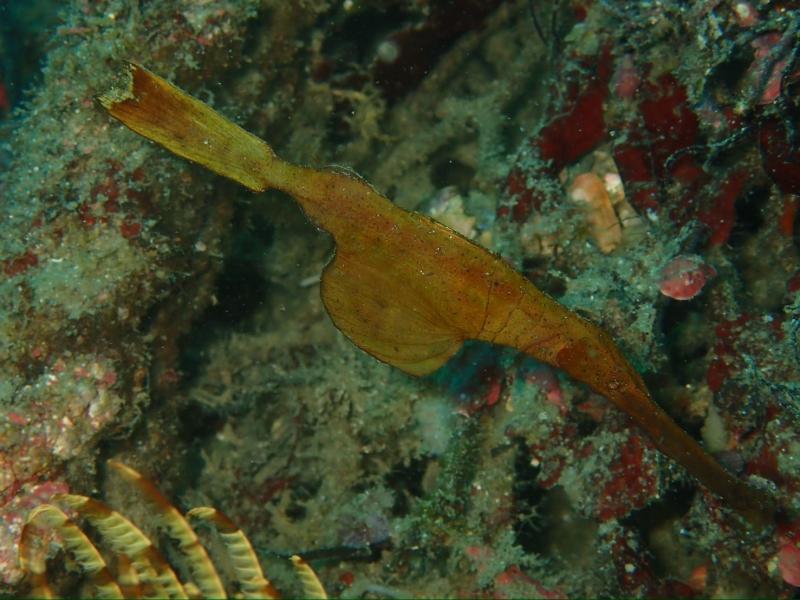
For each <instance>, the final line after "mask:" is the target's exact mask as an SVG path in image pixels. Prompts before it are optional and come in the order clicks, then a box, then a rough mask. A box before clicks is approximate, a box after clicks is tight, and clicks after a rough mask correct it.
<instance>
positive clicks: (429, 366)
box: [322, 251, 463, 376]
mask: <svg viewBox="0 0 800 600" xmlns="http://www.w3.org/2000/svg"><path fill="white" fill-rule="evenodd" d="M370 267H371V265H368V264H364V261H362V260H361V259H359V258H354V257H352V256H348V255H347V254H345V253H343V252H341V251H340V252H337V254H336V256H335V257H334V258H333V260H332V261H331V262H330V263H329V264H328V266H327V267H326V268H325V271H324V272H323V274H322V300H323V302H324V303H325V308H326V309H327V311H328V314H329V315H330V316H331V319H333V322H334V323H335V324H336V326H337V327H338V328H339V329H340V330H341V331H342V332H343V333H344V334H345V335H346V336H347V337H349V338H350V339H351V340H353V342H354V343H355V344H356V345H357V346H359V347H360V348H361V349H363V350H365V351H366V352H368V353H369V354H371V355H372V356H374V357H376V358H378V359H379V360H382V361H383V362H386V363H389V364H391V365H393V366H395V367H397V368H398V369H402V370H403V371H405V372H406V373H410V374H411V375H417V376H421V375H427V374H428V373H432V372H433V371H435V370H436V369H438V368H439V367H441V366H442V365H443V364H444V363H445V362H447V360H448V359H449V358H450V357H451V356H453V354H455V353H456V352H458V350H459V348H461V345H462V343H463V339H462V338H461V337H460V336H459V335H458V334H457V332H456V333H454V332H453V330H452V329H450V328H448V327H446V326H444V327H443V326H442V325H443V324H442V322H441V319H437V316H436V315H435V314H431V307H429V306H426V305H425V303H424V302H423V300H424V299H423V298H420V297H419V296H418V295H417V294H416V292H415V290H413V289H412V288H410V287H408V286H403V285H396V286H387V285H384V284H385V283H386V281H387V279H389V278H391V274H389V273H388V272H386V271H383V272H379V271H376V270H374V269H372V268H370ZM389 290H391V292H390V295H391V302H388V296H387V292H388V291H389Z"/></svg>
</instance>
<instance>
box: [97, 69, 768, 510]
mask: <svg viewBox="0 0 800 600" xmlns="http://www.w3.org/2000/svg"><path fill="white" fill-rule="evenodd" d="M100 102H101V103H102V105H103V106H104V107H105V108H106V110H108V112H109V113H110V114H111V115H112V116H114V117H115V118H117V119H119V120H120V121H122V123H124V124H125V125H127V126H128V127H129V128H131V129H132V130H134V131H136V132H137V133H139V134H141V135H143V136H144V137H146V138H149V139H151V140H153V141H155V142H157V143H159V144H161V145H162V146H164V147H165V148H167V149H168V150H170V151H172V152H174V153H175V154H178V155H180V156H183V157H185V158H188V159H189V160H192V161H195V162H197V163H200V164H201V165H204V166H205V167H207V168H209V169H211V170H212V171H214V172H216V173H219V174H220V175H223V176H225V177H228V178H230V179H233V180H235V181H238V182H239V183H241V184H242V185H244V186H246V187H248V188H250V189H251V190H254V191H257V192H260V191H264V190H267V189H276V190H280V191H282V192H285V193H287V194H289V195H290V196H292V197H293V198H294V199H295V200H297V202H299V203H300V205H301V207H302V208H303V210H304V211H305V214H306V215H307V216H308V218H309V219H310V220H311V221H312V222H313V223H314V224H315V225H317V226H318V227H320V228H322V229H325V230H326V231H328V232H329V233H330V234H331V235H332V236H333V238H334V241H335V243H336V252H335V255H334V257H333V259H332V260H331V262H330V263H329V264H328V265H327V266H326V267H325V270H324V272H323V274H322V280H321V293H322V300H323V302H324V304H325V307H326V309H327V311H328V313H329V314H330V316H331V319H333V322H334V323H335V324H336V326H337V327H338V328H339V329H340V330H341V331H342V332H343V333H344V334H345V335H346V336H347V337H349V338H350V339H351V340H352V341H353V342H354V343H355V344H357V345H358V346H359V347H361V348H362V349H364V350H365V351H366V352H368V353H369V354H371V355H372V356H374V357H375V358H378V359H379V360H382V361H384V362H386V363H389V364H390V365H393V366H395V367H397V368H399V369H402V370H403V371H405V372H406V373H410V374H412V375H417V376H419V375H426V374H428V373H431V372H433V371H435V370H436V369H438V368H439V367H441V366H442V365H443V364H444V363H445V362H446V361H447V360H448V359H449V358H450V357H451V356H453V354H455V353H456V352H458V350H459V349H460V348H461V346H462V344H463V343H464V341H465V340H468V339H475V340H483V341H487V342H491V343H494V344H500V345H504V346H511V347H513V348H516V349H518V350H519V351H521V352H524V353H525V354H527V355H529V356H532V357H533V358H535V359H537V360H539V361H542V362H545V363H548V364H550V365H553V366H555V367H558V368H560V369H562V370H563V371H565V372H566V373H568V374H569V375H571V376H572V377H574V378H575V379H577V380H579V381H582V382H584V383H585V384H587V385H588V386H589V387H591V388H592V389H593V390H595V391H596V392H598V393H599V394H602V395H603V396H605V397H606V398H608V399H609V400H610V401H611V402H613V403H614V404H616V405H617V406H618V407H619V408H621V409H622V410H624V411H625V412H626V413H627V414H628V415H629V416H630V417H631V418H632V419H633V420H634V421H635V422H636V423H637V424H638V425H639V426H640V427H641V428H642V429H644V430H645V431H646V432H647V433H648V434H649V436H650V438H651V439H652V440H653V442H654V444H655V445H656V447H657V448H658V449H659V450H661V451H662V452H663V453H664V454H666V455H667V456H670V457H671V458H673V459H674V460H676V461H678V462H679V463H680V464H681V465H683V466H684V467H685V468H686V469H687V470H688V471H689V472H690V473H691V474H692V475H694V477H696V478H697V479H698V480H699V481H700V482H701V483H702V484H703V485H704V486H705V487H707V488H708V489H709V490H711V491H712V492H714V493H715V494H718V495H719V496H721V497H722V498H724V499H725V501H726V502H727V503H728V504H729V505H730V506H731V507H733V508H735V509H737V510H738V511H740V512H741V513H743V514H745V515H746V516H748V517H749V518H751V519H752V520H760V519H761V516H762V515H767V516H768V514H769V511H770V510H772V503H771V501H770V499H768V498H766V497H765V496H764V495H763V494H762V493H761V492H759V491H757V490H755V489H753V488H751V487H750V486H748V485H746V484H745V483H744V482H742V481H740V480H738V479H737V478H735V477H734V476H733V475H731V474H730V473H728V471H726V470H725V469H724V468H722V467H721V466H720V465H719V463H717V462H716V461H715V460H714V459H713V458H712V457H711V456H710V455H709V454H708V453H707V452H705V451H704V450H703V448H702V447H701V446H700V445H699V444H698V443H697V442H696V441H695V440H694V439H693V438H692V437H691V436H689V435H688V434H687V433H686V432H685V431H684V430H683V429H681V428H680V427H679V426H678V425H677V424H676V423H675V422H674V421H673V420H672V419H671V418H670V417H669V415H667V413H666V412H664V410H662V409H661V408H660V407H659V406H658V405H657V404H656V403H655V402H654V401H653V400H652V399H651V397H650V394H649V393H648V391H647V388H646V387H645V384H644V382H643V381H642V378H641V377H640V376H639V374H638V373H637V372H636V371H635V370H634V369H633V367H632V366H631V365H630V363H629V362H628V361H627V360H626V359H625V357H624V356H623V355H622V353H621V352H620V350H619V348H618V347H617V345H616V344H615V343H614V342H613V341H612V340H611V338H610V337H609V336H608V334H606V333H605V332H604V331H603V330H602V329H600V328H599V327H597V326H596V325H594V324H593V323H591V322H589V321H587V320H586V319H584V318H582V317H580V316H579V315H577V314H575V313H574V312H572V311H570V310H567V309H566V308H565V307H563V306H561V305H560V304H559V303H558V302H556V301H555V300H553V299H552V298H550V297H549V296H547V295H546V294H544V293H543V292H541V291H539V290H538V289H537V288H536V287H535V286H534V285H533V284H532V283H531V282H530V281H528V280H527V279H526V278H525V277H523V276H522V275H520V274H519V273H517V272H516V271H515V270H514V269H512V268H511V267H510V266H509V265H508V264H506V263H505V262H504V261H503V260H501V259H500V258H499V257H497V256H496V255H494V254H492V253H491V252H489V251H487V250H485V249H484V248H482V247H480V246H478V245H476V244H474V243H473V242H471V241H470V240H468V239H466V238H465V237H463V236H461V235H459V234H458V233H456V232H454V231H452V230H451V229H448V228H447V227H445V226H444V225H441V224H440V223H438V222H436V221H434V220H432V219H430V218H429V217H426V216H424V215H421V214H419V213H415V212H409V211H406V210H403V209H402V208H399V207H397V206H395V205H394V204H392V203H391V202H390V201H389V200H387V199H386V198H385V197H384V196H382V195H381V194H379V193H378V192H377V191H375V190H374V189H373V188H372V187H371V186H370V185H369V184H367V183H366V182H365V181H363V180H362V179H360V178H358V177H357V176H355V175H353V174H352V173H349V172H345V171H342V170H336V169H313V168H308V167H302V166H298V165H293V164H289V163H287V162H285V161H283V160H281V159H280V158H278V157H277V156H276V154H275V153H274V152H273V150H272V148H270V146H269V145H267V144H266V143H265V142H264V141H263V140H261V139H259V138H257V137H256V136H254V135H252V134H250V133H248V132H246V131H245V130H243V129H242V128H240V127H239V126H237V125H235V124H234V123H232V122H230V121H228V120H227V119H225V118H224V117H222V116H221V115H219V114H218V113H216V112H215V111H214V110H212V109H211V108H210V107H208V106H207V105H205V104H203V103H202V102H200V101H198V100H196V99H194V98H192V97H190V96H188V95H187V94H185V93H184V92H182V91H181V90H179V89H178V88H176V87H174V86H173V85H171V84H170V83H168V82H167V81H165V80H163V79H162V78H160V77H158V76H156V75H154V74H153V73H151V72H149V71H147V70H146V69H144V68H142V67H140V66H137V65H130V71H129V79H128V82H127V86H126V87H124V88H123V89H120V90H114V91H112V92H110V93H108V94H106V95H104V96H102V97H101V98H100Z"/></svg>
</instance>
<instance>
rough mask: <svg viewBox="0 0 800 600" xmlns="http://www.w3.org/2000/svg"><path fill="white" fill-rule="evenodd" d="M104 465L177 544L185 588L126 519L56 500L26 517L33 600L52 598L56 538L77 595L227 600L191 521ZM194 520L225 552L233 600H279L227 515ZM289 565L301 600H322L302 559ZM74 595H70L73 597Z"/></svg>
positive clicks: (127, 472) (98, 505) (25, 554)
mask: <svg viewBox="0 0 800 600" xmlns="http://www.w3.org/2000/svg"><path fill="white" fill-rule="evenodd" d="M108 465H109V466H110V467H111V468H112V469H113V470H114V471H115V472H116V473H117V474H119V475H120V476H121V477H122V479H123V480H125V481H126V482H127V483H128V484H130V485H131V486H132V487H133V488H135V489H136V490H137V491H138V493H139V495H140V496H141V497H142V499H143V500H144V505H145V507H146V509H147V510H148V512H149V514H150V515H151V516H152V518H153V520H154V521H155V524H156V525H157V526H158V527H159V528H161V529H163V530H164V532H165V533H166V535H167V536H168V537H169V538H170V539H171V540H173V541H174V542H175V544H176V546H177V550H178V552H179V554H180V556H181V557H182V559H183V562H184V563H185V564H186V567H187V569H186V570H187V572H188V573H189V578H190V580H189V581H186V582H182V581H181V580H180V579H179V578H178V575H177V574H176V572H175V570H174V569H173V568H172V567H171V566H170V564H169V563H168V562H167V560H166V558H165V557H164V556H163V555H162V554H161V552H159V550H158V549H157V548H156V546H155V545H154V543H153V541H152V540H151V539H150V538H149V537H148V536H147V535H145V534H144V533H143V532H142V531H141V530H140V529H139V528H138V527H137V526H136V525H134V524H133V523H132V522H131V521H130V520H129V519H128V518H126V517H125V516H123V515H122V514H120V513H118V512H117V511H115V510H113V509H112V508H110V507H109V506H107V505H105V504H104V503H102V502H100V501H98V500H93V499H92V498H88V497H86V496H79V495H75V494H60V495H58V496H55V497H54V499H53V502H54V503H53V504H43V505H41V506H39V507H37V508H35V509H34V510H33V511H31V513H30V515H29V516H28V519H27V521H26V523H25V526H24V527H23V529H22V537H21V539H20V544H19V560H20V566H21V568H22V570H23V571H24V572H25V573H26V575H27V578H28V583H29V584H30V591H29V595H30V597H32V598H55V597H57V596H56V591H55V590H54V588H53V586H52V585H51V583H50V580H49V578H48V565H47V559H48V554H49V550H50V547H51V544H50V543H48V540H49V539H50V537H49V536H48V535H47V533H48V532H53V533H54V534H55V535H54V539H55V540H56V544H55V545H56V547H58V548H60V549H62V550H63V551H64V552H65V554H66V558H67V559H68V560H69V561H71V563H72V564H75V565H77V567H79V568H80V575H81V585H82V587H81V588H80V589H79V590H78V594H80V595H88V594H91V595H92V596H94V597H98V598H142V597H144V598H226V597H227V592H226V587H225V585H224V584H223V582H222V579H221V578H220V576H219V574H218V573H217V569H216V568H215V566H214V564H213V563H212V561H211V559H210V558H209V555H208V553H207V551H206V549H205V548H204V547H203V545H202V544H201V542H200V539H199V538H198V537H197V534H196V533H195V531H194V530H193V529H192V527H191V526H190V525H189V522H188V521H187V519H186V518H184V516H183V515H181V513H180V512H179V511H178V509H176V508H175V507H174V506H173V505H172V504H171V503H170V502H169V500H167V498H166V497H165V496H164V495H163V494H162V493H161V492H160V491H158V489H157V488H156V487H155V485H154V484H153V483H152V482H150V481H148V480H147V479H145V478H144V477H143V476H142V475H140V474H139V473H138V472H137V471H135V470H133V469H132V468H130V467H128V466H126V465H124V464H122V463H120V462H117V461H114V460H110V461H109V462H108ZM64 510H66V511H68V512H70V511H71V512H73V513H75V514H76V515H77V517H80V518H81V519H83V520H85V522H86V523H88V525H90V526H91V528H92V530H93V531H94V532H95V533H96V538H97V540H98V542H99V543H98V545H99V547H100V548H102V549H103V550H104V552H105V554H106V555H107V556H109V557H110V559H111V560H110V561H109V562H110V563H111V564H112V565H113V568H112V567H110V566H109V565H108V564H107V563H106V559H105V558H104V557H103V554H102V553H101V551H100V550H99V549H98V547H97V546H95V543H94V542H93V541H92V540H91V539H90V538H89V537H88V536H87V535H86V534H85V533H84V532H83V531H82V530H81V528H80V527H79V526H78V525H77V524H76V523H75V522H73V521H72V519H71V518H70V517H68V516H67V514H66V513H65V512H64ZM186 517H187V518H188V519H189V520H192V521H198V522H204V523H209V524H211V525H213V526H214V527H215V528H216V530H217V532H218V533H219V536H220V538H221V541H222V544H223V546H224V547H225V550H226V552H227V556H228V561H229V563H230V567H231V571H232V572H233V574H234V576H235V585H234V586H232V587H236V590H235V595H236V596H237V597H244V598H279V597H280V594H279V593H278V591H277V590H276V589H275V588H274V587H273V585H272V584H271V583H270V582H269V580H268V579H266V578H265V577H264V574H263V572H262V570H261V566H260V565H259V562H258V558H257V556H256V554H255V552H254V551H253V547H252V545H251V544H250V541H249V540H248V539H247V536H246V535H245V534H244V533H243V532H242V530H241V529H239V528H238V527H237V526H236V525H234V523H233V521H231V520H230V519H229V518H228V517H227V516H225V515H224V514H223V513H221V512H220V511H218V510H216V509H214V508H210V507H206V506H203V507H198V508H194V509H192V510H190V511H189V512H188V513H187V514H186ZM291 561H292V563H293V565H294V568H295V571H296V573H297V575H298V577H299V579H300V582H301V584H302V586H303V597H305V598H327V595H326V594H325V590H324V589H323V587H322V585H321V584H320V582H319V579H317V576H316V575H315V574H314V571H313V570H312V569H311V567H310V566H309V565H308V563H306V562H305V561H304V560H303V559H302V558H300V557H299V556H292V558H291ZM70 593H71V594H75V591H72V590H71V591H70Z"/></svg>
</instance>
